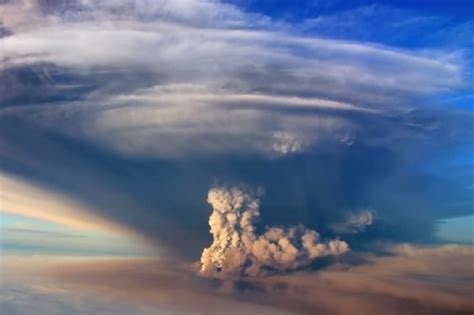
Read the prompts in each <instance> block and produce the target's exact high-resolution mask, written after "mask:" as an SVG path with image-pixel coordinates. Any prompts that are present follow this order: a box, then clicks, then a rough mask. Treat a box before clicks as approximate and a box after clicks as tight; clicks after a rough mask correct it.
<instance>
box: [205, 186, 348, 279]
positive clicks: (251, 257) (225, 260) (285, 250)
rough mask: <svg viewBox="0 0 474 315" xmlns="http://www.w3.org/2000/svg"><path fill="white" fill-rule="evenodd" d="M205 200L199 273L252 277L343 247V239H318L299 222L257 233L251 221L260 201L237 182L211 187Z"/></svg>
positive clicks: (345, 248)
mask: <svg viewBox="0 0 474 315" xmlns="http://www.w3.org/2000/svg"><path fill="white" fill-rule="evenodd" d="M207 201H208V203H209V204H210V205H211V206H212V214H211V216H210V218H209V225H210V227H211V230H210V232H211V234H212V236H213V243H212V245H211V246H210V247H208V248H206V249H204V251H203V252H202V256H201V273H203V274H206V275H218V274H219V273H222V274H225V275H246V276H256V275H261V274H265V273H267V272H270V273H271V272H275V271H289V270H294V269H296V268H300V267H304V266H307V265H309V264H310V263H311V262H313V261H314V260H316V259H317V258H321V257H327V256H334V255H340V254H342V253H345V252H347V251H348V250H349V246H348V245H347V243H346V242H344V241H340V240H338V239H333V240H329V241H325V242H323V241H321V238H320V236H319V234H318V232H316V231H315V230H311V229H307V228H305V227H304V226H302V225H299V226H291V227H268V228H266V230H265V231H264V232H263V233H262V234H258V233H257V232H256V227H255V220H256V219H257V218H258V217H259V216H260V209H259V208H260V201H259V199H258V197H254V196H252V195H251V194H249V193H246V192H244V191H242V190H241V189H239V188H237V187H232V188H225V187H217V188H212V189H211V190H210V191H209V195H208V198H207Z"/></svg>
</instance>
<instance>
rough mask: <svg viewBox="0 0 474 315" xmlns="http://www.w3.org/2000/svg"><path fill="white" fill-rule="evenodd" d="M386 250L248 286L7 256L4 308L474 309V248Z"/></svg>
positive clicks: (103, 264)
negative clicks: (383, 252) (473, 282)
mask: <svg viewBox="0 0 474 315" xmlns="http://www.w3.org/2000/svg"><path fill="white" fill-rule="evenodd" d="M384 250H385V251H386V252H387V253H389V255H383V256H377V255H373V254H367V253H357V252H352V253H351V254H350V255H346V256H345V258H344V259H341V261H340V262H339V264H338V265H333V266H332V267H331V268H327V269H324V270H318V271H313V272H297V273H293V274H291V275H278V276H269V277H265V278H247V279H244V280H242V279H240V280H233V279H215V278H214V279H209V278H206V277H200V276H197V275H196V274H195V272H194V270H193V269H192V268H189V266H187V265H183V264H180V263H177V262H175V261H163V260H155V259H137V258H129V259H123V258H122V259H94V260H91V259H86V260H84V259H81V258H76V259H64V260H63V259H61V258H52V257H51V258H49V259H45V258H39V257H31V258H18V257H16V258H12V257H5V259H3V265H2V269H1V272H3V274H1V276H2V280H4V282H2V283H3V285H2V286H1V288H0V291H1V293H2V294H1V295H0V310H2V311H3V310H5V311H7V310H8V314H12V315H16V314H21V315H25V314H32V315H33V314H39V313H44V314H58V315H62V314H68V315H71V314H73V315H75V314H85V313H86V314H90V313H101V314H112V313H113V314H140V315H142V314H146V315H148V314H156V313H159V314H176V313H179V314H183V315H187V314H199V315H201V314H202V315H209V314H211V315H214V314H216V315H217V314H236V315H237V314H278V315H284V314H285V315H289V314H293V315H296V314H301V315H305V314H332V315H345V314H393V315H405V314H420V315H442V314H469V313H470V312H472V309H474V303H473V301H472V295H473V294H474V292H473V287H472V275H473V274H474V270H473V265H472V261H473V259H474V250H473V248H472V247H468V246H453V245H450V246H437V247H418V246H413V245H409V244H405V245H401V246H396V247H384ZM341 258H342V257H341ZM79 301H81V302H83V303H79ZM32 310H34V311H32Z"/></svg>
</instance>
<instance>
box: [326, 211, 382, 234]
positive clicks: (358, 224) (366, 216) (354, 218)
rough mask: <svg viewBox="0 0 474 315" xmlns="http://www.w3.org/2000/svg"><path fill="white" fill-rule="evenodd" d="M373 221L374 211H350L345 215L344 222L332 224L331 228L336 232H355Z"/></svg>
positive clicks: (360, 230)
mask: <svg viewBox="0 0 474 315" xmlns="http://www.w3.org/2000/svg"><path fill="white" fill-rule="evenodd" d="M373 222H374V213H373V211H370V210H364V211H361V212H358V213H350V214H348V215H347V216H346V219H345V221H344V222H339V223H336V224H333V225H332V227H331V228H332V230H333V231H334V232H336V233H345V234H357V233H360V232H363V231H365V229H366V228H367V227H368V226H369V225H372V223H373Z"/></svg>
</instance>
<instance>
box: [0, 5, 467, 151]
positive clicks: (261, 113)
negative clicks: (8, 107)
mask: <svg viewBox="0 0 474 315" xmlns="http://www.w3.org/2000/svg"><path fill="white" fill-rule="evenodd" d="M25 3H29V5H28V6H29V7H31V8H35V9H34V10H33V9H31V10H30V11H31V12H30V11H28V12H30V13H28V15H26V14H25V16H23V17H22V16H19V17H18V19H19V20H18V21H14V22H11V23H9V24H8V25H11V27H12V29H13V31H14V33H13V34H12V35H9V36H6V37H3V38H1V39H0V45H1V47H2V55H3V56H2V62H1V66H0V67H1V69H2V71H9V70H11V69H13V68H15V67H25V66H26V67H27V66H30V65H33V64H43V65H46V66H44V67H48V66H47V65H48V64H53V65H55V66H57V67H59V69H61V68H62V67H65V68H67V69H68V71H69V73H72V74H73V75H74V73H76V74H78V75H79V74H80V75H81V76H90V77H91V78H95V77H98V76H104V79H101V80H100V81H99V82H97V81H94V83H93V84H95V85H96V90H95V91H94V92H93V93H91V94H89V95H88V97H87V101H85V102H83V103H75V104H68V106H67V107H66V108H65V107H64V106H57V107H55V106H48V107H46V106H45V107H43V108H42V109H41V111H42V113H38V111H39V109H31V112H29V109H28V108H24V109H23V110H22V116H23V118H22V119H31V120H32V122H31V123H34V124H41V125H46V127H47V128H51V129H54V130H55V131H57V132H60V133H67V134H69V135H72V136H74V137H76V138H79V139H80V140H86V141H92V142H95V143H99V144H102V145H105V146H107V147H109V148H112V149H114V150H116V151H117V152H119V153H122V154H132V155H139V156H141V155H145V156H150V155H151V156H160V157H175V156H185V155H189V154H195V153H196V154H201V153H203V152H207V153H208V154H213V153H225V152H233V153H236V152H237V153H239V152H240V153H244V152H249V151H251V152H258V153H260V154H264V155H269V156H271V154H272V152H273V153H274V151H279V152H282V151H286V152H296V151H304V150H306V149H309V148H311V147H313V146H315V145H317V144H318V141H320V140H328V139H329V140H331V141H333V140H335V141H339V140H341V137H340V134H342V133H347V134H355V132H356V131H357V129H358V128H368V126H366V125H364V126H358V124H357V123H354V121H353V119H352V118H351V116H350V115H351V113H357V114H364V115H367V117H372V118H374V119H377V117H379V116H380V117H383V116H384V115H387V114H390V113H393V112H405V111H406V110H407V109H408V108H412V107H413V106H416V105H413V103H412V102H409V101H407V100H409V99H410V96H412V95H419V94H423V93H433V92H439V91H446V90H449V89H452V88H456V87H458V86H460V85H462V84H463V80H462V77H463V70H462V67H461V65H462V62H461V60H458V59H456V58H452V57H451V55H450V54H448V53H442V52H431V51H400V50H397V49H393V48H390V47H384V46H376V45H371V44H367V43H358V42H350V41H340V40H331V39H321V38H314V37H305V36H298V35H297V34H291V33H288V32H286V31H285V30H284V29H281V28H279V27H278V25H276V24H271V23H270V22H269V21H268V20H266V19H265V18H264V17H261V16H254V15H250V14H247V13H244V12H242V11H240V10H239V9H238V8H237V7H235V6H232V5H229V4H223V3H220V2H218V1H199V0H182V1H165V0H162V1H157V2H155V1H138V2H132V1H127V0H123V1H114V2H111V1H100V2H95V1H83V2H81V3H79V4H77V6H79V7H80V8H81V10H76V11H74V7H72V8H69V9H68V10H66V9H64V10H63V11H61V10H57V11H54V10H49V11H47V10H39V9H38V3H36V2H34V1H29V2H20V4H18V5H14V4H7V5H3V6H2V8H3V9H4V12H10V11H11V10H19V9H21V8H22V7H23V6H25ZM9 10H10V11H9ZM30 15H33V16H34V18H32V17H30ZM37 20H39V21H41V23H36V22H35V21H37ZM28 21H31V23H32V25H34V27H26V26H25V25H27V24H28ZM262 23H264V24H265V28H263V27H262ZM20 24H21V25H23V26H22V27H14V25H20ZM8 25H7V26H8ZM270 29H271V31H269V30H270ZM104 73H109V75H108V76H107V75H105V74H104ZM115 74H116V75H115ZM131 74H134V77H136V78H137V79H136V80H134V81H133V82H130V80H127V79H126V78H127V76H129V75H131ZM141 77H143V82H146V86H152V88H147V89H143V84H144V83H142V82H140V80H141ZM54 83H55V82H54V77H53V84H54ZM58 83H61V82H58ZM134 84H135V85H136V86H135V85H134ZM53 86H54V85H53ZM153 86H154V87H153ZM110 87H114V89H113V90H111V89H110ZM111 91H112V92H111ZM116 91H120V92H119V93H117V92H116ZM117 94H119V95H117ZM296 111H298V112H299V113H301V112H302V111H309V112H308V115H301V114H297V113H296ZM29 113H30V115H29ZM66 113H67V114H66ZM10 115H15V113H14V112H13V111H2V112H0V116H4V117H7V116H10ZM65 115H66V119H69V121H67V122H66V121H65V120H64V119H65V117H64V116H65ZM38 117H42V118H43V119H41V120H40V119H38ZM58 119H59V121H58ZM71 126H75V127H74V128H71ZM387 128H389V127H387ZM279 132H283V133H285V134H287V135H289V137H290V138H291V140H288V139H289V138H288V137H286V136H285V137H286V138H288V139H287V141H286V142H285V141H283V138H285V137H279V136H277V137H276V138H275V134H278V133H279ZM389 132H392V133H395V132H397V130H391V131H389ZM358 135H359V133H358ZM360 135H361V136H362V135H363V133H360ZM282 141H283V142H285V143H286V144H283V145H282V144H281V143H280V142H282ZM288 141H289V142H291V143H292V144H291V145H289V146H288ZM341 141H343V143H346V144H348V145H350V144H352V143H353V139H352V138H351V137H349V138H347V137H342V140H341ZM277 147H278V148H277Z"/></svg>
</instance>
